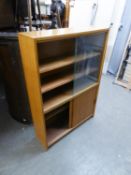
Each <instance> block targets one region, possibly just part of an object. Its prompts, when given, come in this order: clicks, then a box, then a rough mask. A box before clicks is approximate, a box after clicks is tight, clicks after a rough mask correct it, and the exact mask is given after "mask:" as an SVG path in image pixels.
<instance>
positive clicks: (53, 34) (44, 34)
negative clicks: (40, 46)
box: [19, 27, 109, 41]
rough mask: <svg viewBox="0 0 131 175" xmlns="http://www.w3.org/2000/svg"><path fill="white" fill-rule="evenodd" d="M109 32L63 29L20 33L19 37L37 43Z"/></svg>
mask: <svg viewBox="0 0 131 175" xmlns="http://www.w3.org/2000/svg"><path fill="white" fill-rule="evenodd" d="M108 30H109V28H100V27H88V28H87V27H86V28H63V29H49V30H41V31H32V32H20V33H19V36H25V37H28V38H32V39H33V40H36V41H47V40H51V39H57V38H68V37H77V36H80V35H86V34H95V33H100V32H107V31H108Z"/></svg>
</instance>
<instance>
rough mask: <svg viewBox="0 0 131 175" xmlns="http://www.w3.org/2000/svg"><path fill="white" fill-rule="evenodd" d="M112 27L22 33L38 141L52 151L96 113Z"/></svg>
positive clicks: (23, 51)
mask: <svg viewBox="0 0 131 175" xmlns="http://www.w3.org/2000/svg"><path fill="white" fill-rule="evenodd" d="M107 40H108V28H104V29H101V28H89V29H86V30H85V29H66V28H65V29H55V30H47V31H46V30H43V31H35V32H27V33H19V44H20V50H21V56H22V63H23V69H24V76H25V80H26V87H27V92H28V97H29V102H30V107H31V113H32V117H33V123H34V127H35V130H36V134H37V137H38V138H39V140H40V141H41V143H42V144H43V145H44V147H45V148H46V149H47V148H48V147H49V146H51V145H52V144H54V143H55V142H56V141H58V140H59V139H60V138H62V137H63V136H64V135H66V134H67V133H69V132H70V131H72V130H73V129H74V128H76V127H77V126H79V125H80V124H81V123H82V122H84V121H86V120H87V119H89V118H90V117H92V116H93V115H94V112H95V106H96V101H97V94H98V89H99V84H100V78H101V73H102V67H103V63H104V56H105V52H106V45H107Z"/></svg>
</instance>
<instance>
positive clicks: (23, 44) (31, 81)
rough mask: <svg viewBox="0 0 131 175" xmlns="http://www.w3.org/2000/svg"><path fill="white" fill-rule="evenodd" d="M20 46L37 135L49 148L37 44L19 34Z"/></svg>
mask: <svg viewBox="0 0 131 175" xmlns="http://www.w3.org/2000/svg"><path fill="white" fill-rule="evenodd" d="M19 44H20V50H21V56H22V64H23V68H24V76H25V80H26V87H27V92H28V96H29V101H30V107H31V112H32V117H33V121H34V126H35V130H36V134H37V136H38V138H39V139H40V141H41V142H42V144H43V145H44V146H45V148H47V142H46V129H45V121H44V114H43V105H42V96H41V91H40V77H39V72H38V56H37V48H36V43H35V41H34V40H32V39H30V38H28V37H24V36H22V35H21V34H19Z"/></svg>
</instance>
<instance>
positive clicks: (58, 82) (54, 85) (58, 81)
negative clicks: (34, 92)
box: [41, 74, 73, 93]
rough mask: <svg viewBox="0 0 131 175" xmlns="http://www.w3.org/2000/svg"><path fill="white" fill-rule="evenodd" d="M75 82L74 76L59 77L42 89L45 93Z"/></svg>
mask: <svg viewBox="0 0 131 175" xmlns="http://www.w3.org/2000/svg"><path fill="white" fill-rule="evenodd" d="M72 80H73V75H72V74H69V75H68V74H67V75H64V76H59V77H58V78H57V79H54V80H52V81H50V82H48V83H46V84H44V85H42V87H41V92H42V93H45V92H48V91H50V90H52V89H54V88H57V87H59V86H62V85H65V84H67V83H69V82H71V81H72Z"/></svg>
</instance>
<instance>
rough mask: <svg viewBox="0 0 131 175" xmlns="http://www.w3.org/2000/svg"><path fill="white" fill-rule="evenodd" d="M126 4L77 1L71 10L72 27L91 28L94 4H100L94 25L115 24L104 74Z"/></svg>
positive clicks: (122, 0) (116, 0) (117, 0)
mask: <svg viewBox="0 0 131 175" xmlns="http://www.w3.org/2000/svg"><path fill="white" fill-rule="evenodd" d="M125 2H126V0H109V1H106V0H75V6H74V8H71V12H70V24H69V26H70V27H78V26H81V27H86V26H87V27H88V26H90V25H91V18H92V16H93V13H94V12H93V4H94V3H96V4H98V8H97V13H96V18H95V20H94V23H93V25H94V26H101V27H104V26H108V27H110V24H111V23H114V25H113V26H112V28H111V30H110V36H109V42H108V46H107V53H106V59H105V64H104V69H103V72H104V73H106V72H107V68H108V64H109V62H110V58H111V55H112V50H113V46H114V43H115V40H116V36H117V31H118V28H119V26H120V20H121V16H122V13H123V10H124V6H125Z"/></svg>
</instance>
